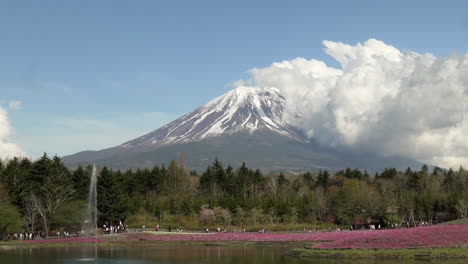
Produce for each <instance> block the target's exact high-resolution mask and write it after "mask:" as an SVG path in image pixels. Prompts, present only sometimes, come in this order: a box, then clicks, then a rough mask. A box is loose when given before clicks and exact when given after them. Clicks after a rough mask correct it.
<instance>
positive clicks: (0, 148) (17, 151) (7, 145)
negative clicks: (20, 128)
mask: <svg viewBox="0 0 468 264" xmlns="http://www.w3.org/2000/svg"><path fill="white" fill-rule="evenodd" d="M12 133H13V129H12V127H11V125H10V122H9V120H8V114H7V112H6V111H5V109H3V108H1V107H0V158H1V159H5V158H12V157H15V156H24V155H25V153H24V152H23V151H22V150H21V148H20V147H19V146H18V145H16V144H14V143H11V142H9V141H8V139H9V138H10V136H11V135H12Z"/></svg>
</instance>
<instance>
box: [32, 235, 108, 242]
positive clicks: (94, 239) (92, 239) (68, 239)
mask: <svg viewBox="0 0 468 264" xmlns="http://www.w3.org/2000/svg"><path fill="white" fill-rule="evenodd" d="M102 241H103V240H102V239H100V238H98V237H87V236H82V237H62V238H48V239H36V240H25V242H30V243H77V242H102Z"/></svg>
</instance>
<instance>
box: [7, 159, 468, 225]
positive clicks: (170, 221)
mask: <svg viewBox="0 0 468 264" xmlns="http://www.w3.org/2000/svg"><path fill="white" fill-rule="evenodd" d="M98 171H99V173H98V183H97V188H98V216H99V219H98V223H99V224H100V225H102V224H104V223H108V224H111V223H118V222H119V221H124V222H127V223H129V224H130V225H131V226H141V225H142V224H146V225H147V226H150V225H152V224H156V223H159V224H161V225H172V226H173V227H175V226H190V227H193V228H203V227H205V226H207V227H210V226H211V227H210V228H212V226H214V225H219V226H223V227H228V226H230V225H236V226H237V227H242V226H244V227H249V226H250V227H251V226H256V227H262V226H263V227H264V226H265V225H268V226H269V227H270V228H274V226H276V225H280V226H288V227H289V226H294V225H296V226H304V225H306V226H320V225H322V224H324V223H325V224H329V225H335V224H338V225H343V226H348V227H349V226H350V225H352V224H354V225H367V224H371V223H372V224H377V223H378V224H381V225H382V226H388V225H392V224H393V225H395V224H403V225H407V226H415V225H419V224H421V223H423V222H428V221H437V222H441V221H447V220H452V219H456V218H461V217H466V215H467V214H468V191H467V188H466V187H467V186H468V172H465V171H464V170H463V169H462V168H460V169H459V170H452V169H450V170H442V169H440V168H434V170H433V172H432V173H430V172H429V168H428V167H427V166H423V167H422V168H421V170H419V171H417V170H412V169H410V168H408V169H407V170H405V171H398V170H397V169H395V168H388V169H385V170H384V171H382V172H379V173H377V172H371V174H372V175H375V176H372V177H371V176H370V173H368V172H367V171H360V170H357V169H344V170H342V171H339V172H336V173H334V174H330V173H329V172H328V171H326V170H325V171H319V172H305V173H303V174H288V173H286V172H281V173H270V174H266V175H264V174H262V172H261V171H260V170H258V169H252V168H248V167H247V166H246V164H245V163H242V165H241V166H240V167H238V168H233V167H231V166H227V167H226V166H224V165H223V164H222V162H221V161H220V160H218V159H216V160H215V161H214V162H213V164H211V165H210V166H209V167H207V168H206V170H205V171H203V172H202V173H200V174H198V173H196V172H193V171H191V172H190V170H189V168H186V166H185V162H184V159H183V157H181V158H179V159H178V160H174V161H172V162H170V163H169V166H167V167H166V166H165V165H161V166H158V165H156V166H154V167H153V169H151V170H149V169H139V170H136V171H131V170H128V171H119V170H116V171H114V170H111V169H109V168H107V167H104V168H100V169H98ZM91 172H92V167H91V166H88V167H84V168H83V167H78V168H77V169H75V170H74V171H71V170H69V169H68V168H66V167H65V166H64V165H63V163H62V162H61V160H60V158H58V157H53V158H49V157H47V155H44V156H42V157H41V158H40V159H38V160H36V161H30V160H29V159H26V158H25V159H18V158H14V159H12V160H10V161H7V162H2V163H0V184H3V185H4V186H5V188H4V192H3V193H4V194H3V196H4V197H8V198H7V199H3V200H2V199H0V200H1V201H2V204H1V206H2V207H1V208H2V209H3V208H5V210H2V211H1V213H2V214H3V216H2V218H0V221H1V222H2V224H1V226H2V228H7V229H8V230H13V229H17V228H21V227H22V226H21V223H22V222H23V221H24V223H25V225H24V227H22V228H26V229H28V230H36V231H38V229H37V227H38V226H41V228H42V229H41V230H42V231H45V230H48V229H49V228H52V229H61V228H64V229H77V228H80V225H81V224H82V221H83V220H82V218H83V215H84V212H83V210H84V205H85V200H86V198H87V196H88V191H89V190H88V189H89V182H90V176H91ZM46 205H47V206H46ZM15 212H16V213H15ZM7 222H8V224H3V223H7ZM70 231H71V230H70Z"/></svg>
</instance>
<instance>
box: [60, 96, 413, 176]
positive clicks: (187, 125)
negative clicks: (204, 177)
mask: <svg viewBox="0 0 468 264" xmlns="http://www.w3.org/2000/svg"><path fill="white" fill-rule="evenodd" d="M284 105H285V103H284V98H283V97H282V96H281V95H280V94H279V91H278V90H276V89H273V88H263V89H260V88H247V87H240V88H237V89H235V90H232V91H230V92H228V93H226V94H224V95H222V96H220V97H217V98H215V99H213V100H212V101H210V102H209V103H207V104H206V105H204V106H202V107H199V108H197V109H196V110H194V111H193V112H191V113H188V114H186V115H184V116H182V117H181V118H179V119H177V120H175V121H173V122H171V123H169V124H167V125H165V126H164V127H162V128H159V129H157V130H155V131H153V132H151V133H149V134H146V135H144V136H141V137H139V138H136V139H134V140H131V141H128V142H125V143H123V144H121V145H119V146H116V147H112V148H108V149H104V150H100V151H83V152H80V153H77V154H74V155H71V156H66V157H64V158H63V160H64V162H65V163H66V164H67V165H69V166H71V167H74V166H76V165H78V164H83V165H84V164H97V165H107V166H110V167H113V168H119V169H128V168H141V167H146V168H150V167H152V166H154V165H155V164H162V163H168V162H169V161H170V160H171V159H174V158H176V157H178V156H179V155H181V154H183V155H184V156H185V158H186V160H187V163H188V164H187V165H188V166H189V167H190V168H191V169H196V170H202V169H205V168H206V167H207V166H208V165H209V164H211V163H212V162H213V160H214V159H215V158H216V157H219V158H220V159H221V160H222V161H224V162H225V163H229V164H231V165H233V166H238V165H240V164H241V163H242V162H244V161H245V162H246V163H247V165H249V166H251V167H254V168H261V169H263V170H265V171H270V170H318V169H328V170H337V169H342V168H345V167H353V168H354V167H355V168H361V169H368V170H371V171H372V170H376V169H382V168H384V167H397V168H406V167H408V166H412V167H413V166H416V167H418V166H420V164H419V163H418V162H415V161H412V160H408V159H402V158H384V157H378V156H375V155H365V154H360V155H357V154H355V153H348V152H338V151H335V150H331V149H325V148H321V147H319V146H318V145H314V144H312V143H310V142H309V140H308V139H307V138H306V137H305V136H304V134H303V133H302V132H301V131H300V130H299V129H297V128H295V127H294V126H292V125H291V124H290V123H288V122H287V121H286V120H284V119H283V117H282V116H283V115H282V113H283V109H284ZM296 118H297V119H300V116H298V115H297V116H296ZM296 121H297V120H296Z"/></svg>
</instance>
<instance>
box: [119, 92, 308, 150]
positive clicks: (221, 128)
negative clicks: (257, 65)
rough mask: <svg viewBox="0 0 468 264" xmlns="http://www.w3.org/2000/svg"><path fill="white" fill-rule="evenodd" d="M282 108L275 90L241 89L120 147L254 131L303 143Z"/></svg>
mask: <svg viewBox="0 0 468 264" xmlns="http://www.w3.org/2000/svg"><path fill="white" fill-rule="evenodd" d="M284 106H285V100H284V98H283V97H282V96H281V94H280V92H279V90H278V89H276V88H257V87H245V86H241V87H238V88H236V89H233V90H231V91H229V92H227V93H225V94H223V95H221V96H219V97H217V98H215V99H213V100H211V101H210V102H208V103H207V104H205V105H203V106H201V107H199V108H197V109H195V110H194V111H193V112H190V113H188V114H186V115H184V116H182V117H181V118H179V119H177V120H175V121H173V122H171V123H169V124H167V125H165V126H164V127H162V128H160V129H158V130H155V131H153V132H151V133H149V134H146V135H144V136H142V137H139V138H137V139H134V140H131V141H129V142H126V143H124V144H122V145H121V147H124V148H129V147H135V146H149V147H151V146H154V147H157V146H161V145H167V144H175V143H185V142H191V141H199V140H202V139H205V138H209V137H216V136H221V135H229V134H233V133H236V132H242V131H247V132H250V133H254V132H255V131H257V130H267V131H271V132H274V133H276V134H280V135H283V136H287V137H289V138H291V139H294V140H298V141H305V139H304V137H303V136H302V135H301V133H300V132H299V130H297V129H296V128H294V127H293V126H291V125H290V124H288V122H286V121H284V120H283V118H282V114H283V110H284Z"/></svg>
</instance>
